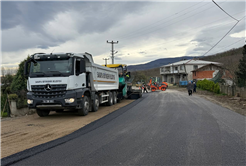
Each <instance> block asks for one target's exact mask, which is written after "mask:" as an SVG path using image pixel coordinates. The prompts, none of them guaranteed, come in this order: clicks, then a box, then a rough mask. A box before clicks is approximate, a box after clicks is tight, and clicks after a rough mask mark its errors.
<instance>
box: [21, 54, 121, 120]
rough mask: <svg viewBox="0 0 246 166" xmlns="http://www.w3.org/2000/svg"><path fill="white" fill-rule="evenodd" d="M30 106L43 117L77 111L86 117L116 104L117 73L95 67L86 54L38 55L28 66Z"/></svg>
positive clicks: (26, 71)
mask: <svg viewBox="0 0 246 166" xmlns="http://www.w3.org/2000/svg"><path fill="white" fill-rule="evenodd" d="M24 74H25V76H26V78H27V90H28V92H27V103H28V107H29V108H31V109H36V111H37V114H38V115H39V116H40V117H43V116H48V115H49V113H50V111H57V112H60V111H63V110H64V109H66V110H76V111H77V112H78V114H79V115H82V116H85V115H87V114H88V112H90V111H93V112H96V111H97V110H98V108H99V105H100V104H103V103H105V104H107V105H109V106H111V105H113V104H115V103H117V95H118V88H119V76H118V75H119V74H118V70H115V69H111V68H107V67H104V66H101V65H98V64H95V63H94V61H93V58H92V55H91V54H89V53H87V52H85V53H56V54H55V53H51V54H45V53H35V54H33V55H32V56H31V57H30V59H29V60H28V61H27V62H26V63H25V70H24Z"/></svg>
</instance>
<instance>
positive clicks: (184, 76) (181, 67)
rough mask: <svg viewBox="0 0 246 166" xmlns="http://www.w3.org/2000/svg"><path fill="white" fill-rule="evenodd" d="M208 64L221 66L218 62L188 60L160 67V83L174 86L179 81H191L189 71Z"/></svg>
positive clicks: (191, 77)
mask: <svg viewBox="0 0 246 166" xmlns="http://www.w3.org/2000/svg"><path fill="white" fill-rule="evenodd" d="M208 64H216V65H221V64H220V63H218V62H210V61H203V60H195V59H190V60H182V61H179V62H175V63H172V64H168V65H164V66H161V67H160V74H161V75H162V81H165V82H167V83H171V84H174V83H179V81H187V80H193V74H192V72H191V71H193V70H195V69H198V68H200V67H203V66H204V65H208Z"/></svg>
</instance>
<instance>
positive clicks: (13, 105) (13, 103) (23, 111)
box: [10, 100, 36, 117]
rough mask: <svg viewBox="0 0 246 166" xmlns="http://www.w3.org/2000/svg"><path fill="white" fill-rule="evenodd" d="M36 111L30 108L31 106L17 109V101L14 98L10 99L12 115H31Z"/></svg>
mask: <svg viewBox="0 0 246 166" xmlns="http://www.w3.org/2000/svg"><path fill="white" fill-rule="evenodd" d="M35 112H36V111H35V110H34V109H29V108H21V109H17V107H16V101H13V100H12V101H10V116H11V117H17V116H25V115H31V114H33V113H35Z"/></svg>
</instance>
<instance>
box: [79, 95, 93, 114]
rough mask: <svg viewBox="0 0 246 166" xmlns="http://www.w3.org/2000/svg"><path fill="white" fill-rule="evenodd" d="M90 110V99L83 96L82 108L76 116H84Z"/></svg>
mask: <svg viewBox="0 0 246 166" xmlns="http://www.w3.org/2000/svg"><path fill="white" fill-rule="evenodd" d="M90 108H91V106H90V99H89V97H88V96H84V98H83V100H82V108H81V109H79V110H78V114H79V115H81V116H85V115H87V114H88V112H89V111H90Z"/></svg>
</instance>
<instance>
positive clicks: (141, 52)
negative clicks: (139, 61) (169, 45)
mask: <svg viewBox="0 0 246 166" xmlns="http://www.w3.org/2000/svg"><path fill="white" fill-rule="evenodd" d="M138 53H139V54H146V52H144V51H142V52H138Z"/></svg>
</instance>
